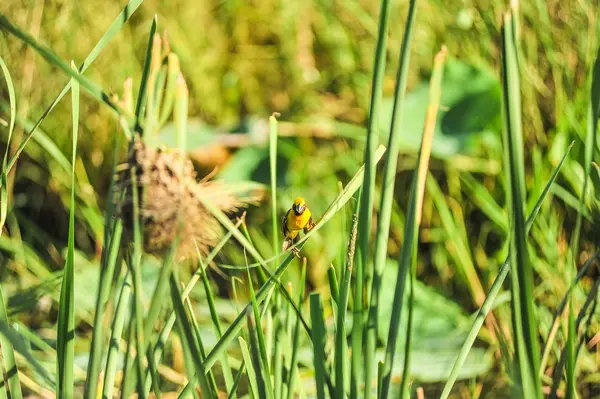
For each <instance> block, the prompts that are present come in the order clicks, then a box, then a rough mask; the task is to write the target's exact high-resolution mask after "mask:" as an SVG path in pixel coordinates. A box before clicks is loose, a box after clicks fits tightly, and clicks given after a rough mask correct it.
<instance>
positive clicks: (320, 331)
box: [309, 293, 327, 399]
mask: <svg viewBox="0 0 600 399" xmlns="http://www.w3.org/2000/svg"><path fill="white" fill-rule="evenodd" d="M309 302H310V316H311V320H312V329H311V331H312V337H311V338H312V343H313V364H314V368H315V382H316V384H317V398H318V399H325V342H327V330H326V329H325V322H324V321H323V304H322V303H321V296H320V295H319V294H318V293H312V294H310V299H309Z"/></svg>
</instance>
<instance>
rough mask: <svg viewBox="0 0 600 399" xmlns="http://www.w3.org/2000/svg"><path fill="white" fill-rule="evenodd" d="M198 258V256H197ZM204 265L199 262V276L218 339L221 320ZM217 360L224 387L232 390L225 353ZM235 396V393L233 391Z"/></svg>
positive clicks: (221, 333)
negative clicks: (219, 364)
mask: <svg viewBox="0 0 600 399" xmlns="http://www.w3.org/2000/svg"><path fill="white" fill-rule="evenodd" d="M198 259H200V257H199V258H198ZM204 269H205V266H204V265H203V264H202V262H200V267H199V269H198V271H200V277H201V279H202V284H203V285H204V292H205V293H206V302H207V303H208V309H209V311H210V318H211V320H212V324H213V328H214V330H215V335H216V337H217V339H220V338H221V337H222V336H223V328H222V327H221V321H220V320H219V314H218V313H217V308H216V306H215V299H214V295H213V292H212V289H211V287H210V281H208V275H207V274H206V270H204ZM219 361H220V362H221V368H222V369H223V378H224V379H225V388H226V389H227V392H230V391H232V390H233V389H232V387H233V373H232V372H231V368H230V367H229V361H228V360H227V354H226V353H224V354H223V355H222V356H221V357H220V359H219ZM234 396H235V393H234Z"/></svg>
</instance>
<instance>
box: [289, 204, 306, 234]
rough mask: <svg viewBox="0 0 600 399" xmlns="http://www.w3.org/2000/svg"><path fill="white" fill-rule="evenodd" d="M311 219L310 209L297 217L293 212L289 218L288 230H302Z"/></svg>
mask: <svg viewBox="0 0 600 399" xmlns="http://www.w3.org/2000/svg"><path fill="white" fill-rule="evenodd" d="M310 217H311V213H310V211H309V210H308V209H306V210H305V211H304V212H302V215H296V214H295V213H294V212H293V211H291V212H290V215H289V216H288V218H287V228H288V230H290V231H293V230H302V229H303V228H305V227H306V225H307V224H308V221H309V220H310Z"/></svg>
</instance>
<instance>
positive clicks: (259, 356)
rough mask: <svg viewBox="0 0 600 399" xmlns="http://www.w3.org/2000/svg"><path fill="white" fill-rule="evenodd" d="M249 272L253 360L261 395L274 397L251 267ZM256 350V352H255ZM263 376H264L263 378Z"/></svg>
mask: <svg viewBox="0 0 600 399" xmlns="http://www.w3.org/2000/svg"><path fill="white" fill-rule="evenodd" d="M247 273H248V284H249V287H250V300H251V303H252V314H253V316H252V317H250V316H249V318H248V320H249V321H250V322H252V325H248V330H249V331H250V342H251V344H252V345H251V349H252V351H253V361H254V362H257V363H256V364H254V367H255V368H257V369H258V370H257V376H258V381H259V391H261V390H262V392H260V393H261V397H263V395H264V397H265V398H268V399H272V398H273V386H272V384H271V376H270V374H269V370H270V367H269V357H268V356H267V350H266V346H265V336H264V334H263V329H262V321H261V320H262V319H261V316H260V312H259V310H258V303H257V302H256V295H255V293H254V284H253V283H252V276H251V275H250V269H249V268H248V269H247ZM255 352H256V353H255ZM261 377H262V378H261Z"/></svg>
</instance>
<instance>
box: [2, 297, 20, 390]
mask: <svg viewBox="0 0 600 399" xmlns="http://www.w3.org/2000/svg"><path fill="white" fill-rule="evenodd" d="M0 321H1V322H2V323H5V324H6V326H7V328H11V327H9V324H8V314H7V313H6V306H5V303H4V295H3V293H2V287H0ZM0 345H2V357H3V358H4V368H5V369H6V378H7V382H8V387H9V389H10V395H11V397H12V398H14V399H21V398H22V397H23V394H22V393H21V383H20V382H19V373H18V370H17V363H16V362H15V352H14V348H13V344H12V342H11V340H10V339H9V338H8V337H7V336H6V335H5V334H3V333H2V332H1V331H0Z"/></svg>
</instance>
